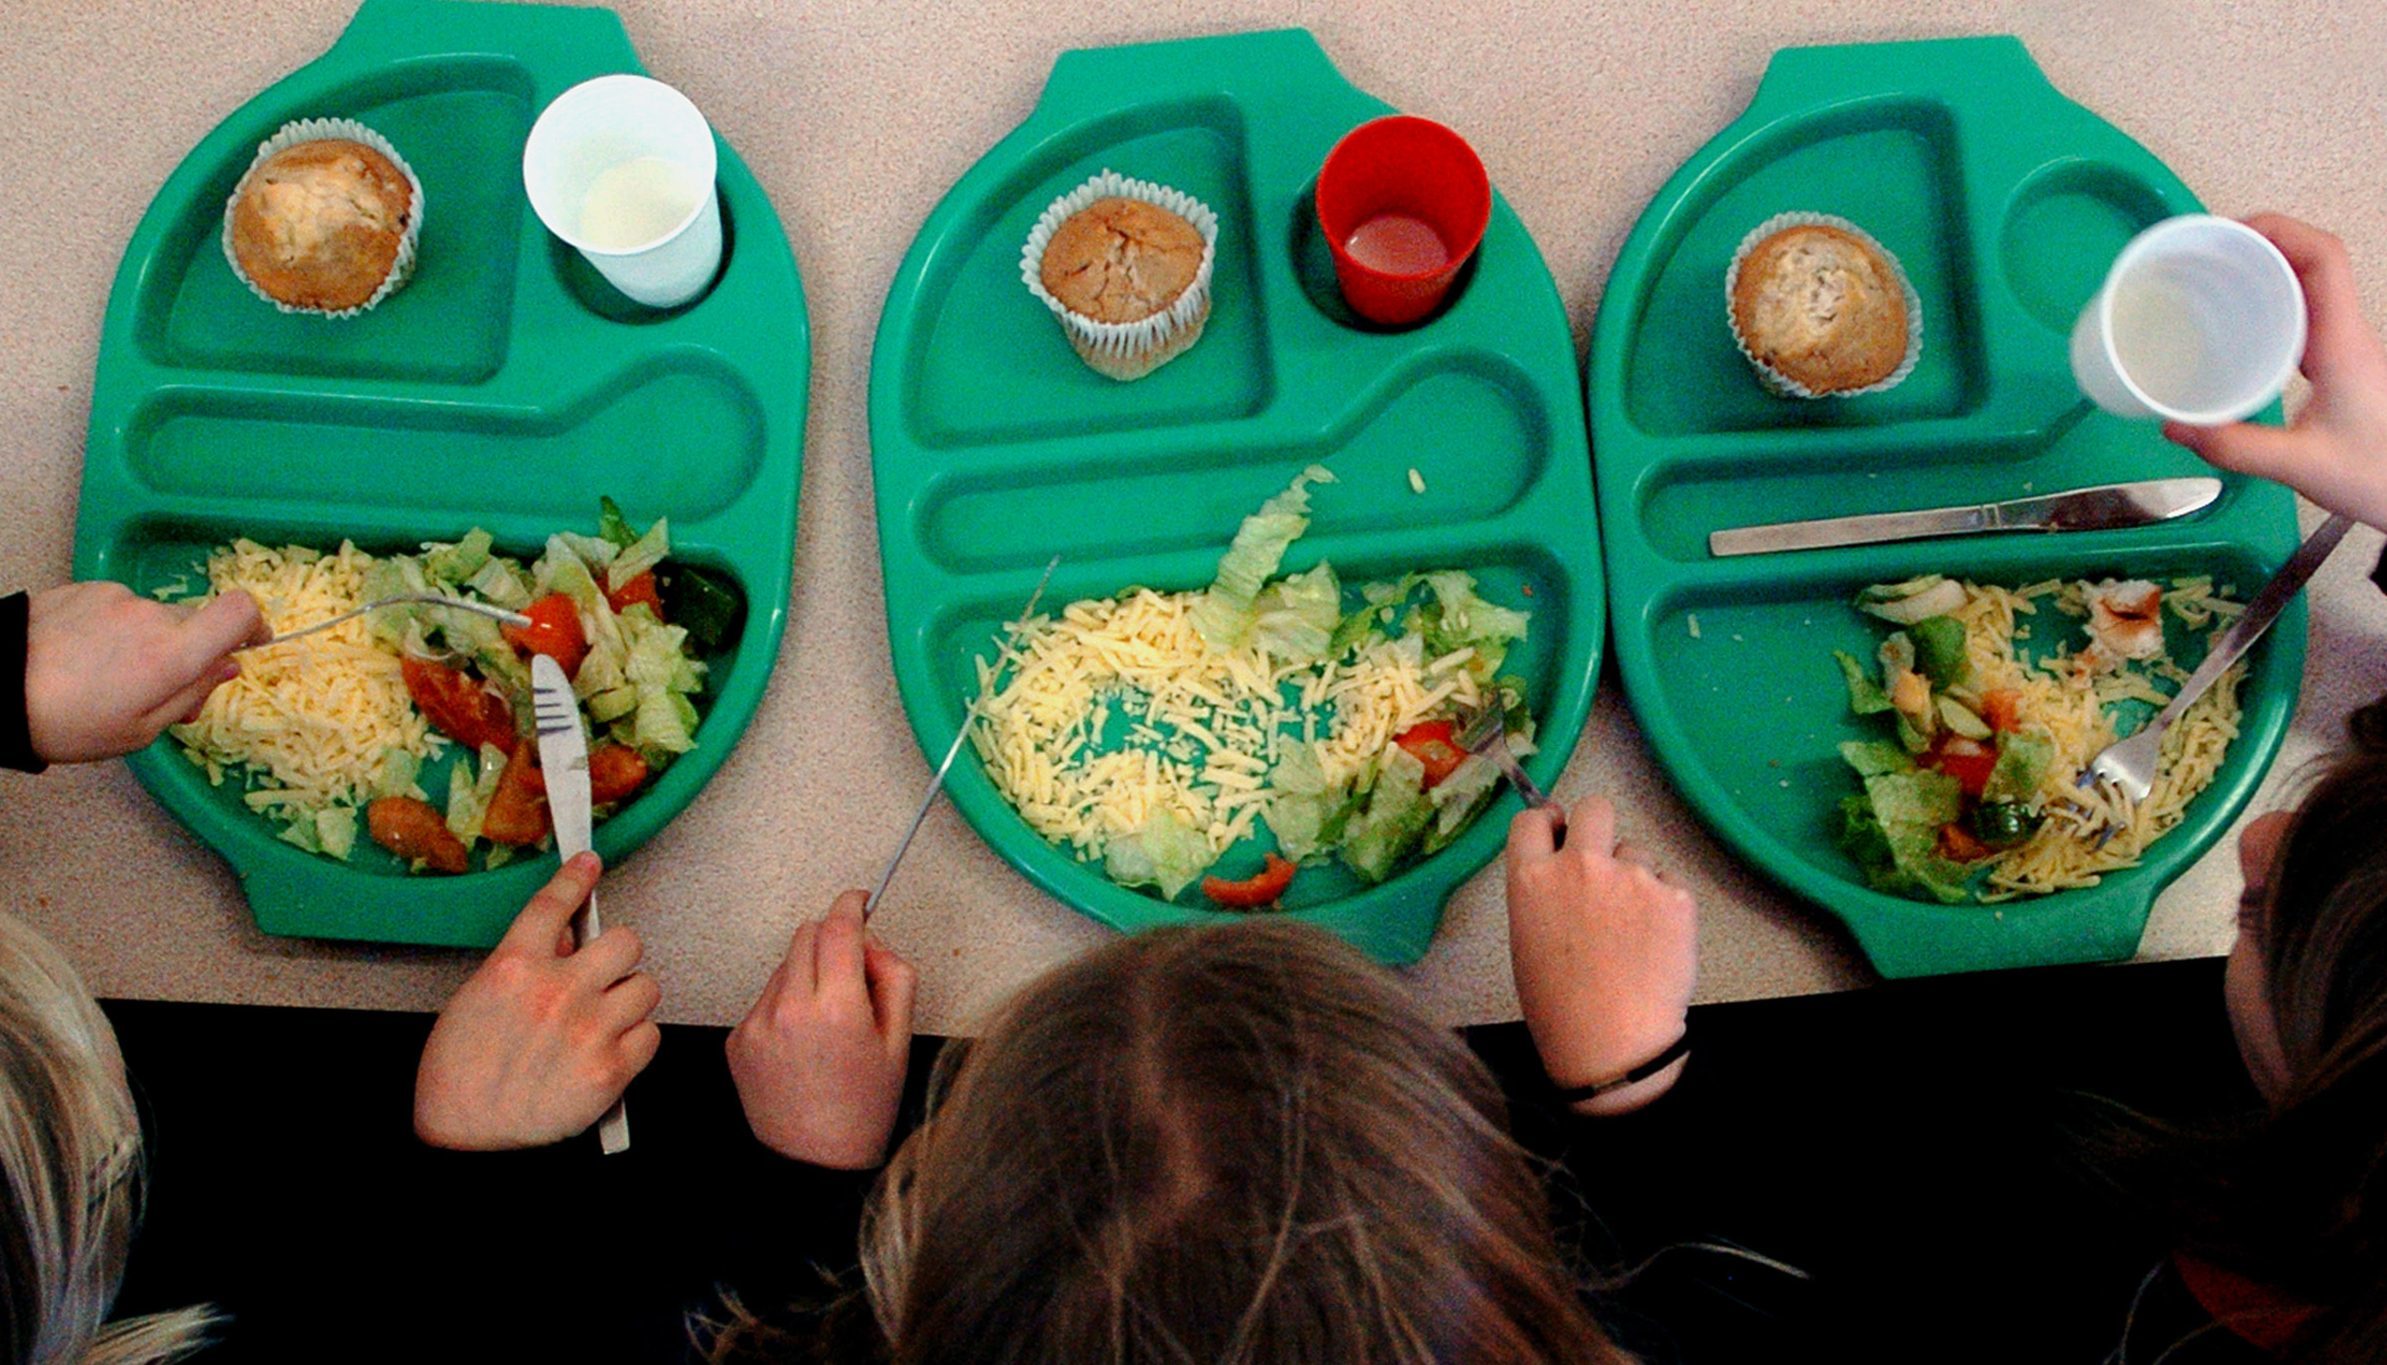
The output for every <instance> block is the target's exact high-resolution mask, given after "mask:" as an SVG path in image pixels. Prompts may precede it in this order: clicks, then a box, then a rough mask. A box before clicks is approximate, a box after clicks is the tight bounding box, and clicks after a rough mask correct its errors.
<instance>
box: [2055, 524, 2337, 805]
mask: <svg viewBox="0 0 2387 1365" xmlns="http://www.w3.org/2000/svg"><path fill="white" fill-rule="evenodd" d="M2353 524H2354V521H2353V518H2351V517H2346V516H2333V517H2331V518H2329V519H2328V520H2327V521H2324V522H2322V523H2321V527H2320V529H2319V530H2317V531H2315V532H2313V533H2312V538H2311V539H2309V540H2307V541H2305V542H2304V544H2303V545H2301V546H2299V547H2298V548H2297V550H2296V553H2295V554H2294V555H2293V556H2291V557H2290V558H2289V559H2288V562H2287V563H2286V564H2285V565H2284V566H2282V567H2281V569H2280V570H2279V572H2278V573H2276V574H2273V575H2272V576H2271V581H2270V582H2268V583H2265V584H2264V585H2263V590H2262V591H2261V592H2258V593H2256V594H2255V595H2254V600H2253V601H2252V602H2249V603H2247V604H2246V611H2245V614H2243V615H2241V616H2240V617H2239V618H2238V619H2237V621H2236V622H2234V623H2233V624H2232V625H2231V626H2230V627H2229V629H2227V630H2225V631H2223V632H2222V633H2221V634H2220V635H2218V636H2215V637H2214V639H2213V643H2212V644H2210V645H2208V646H2207V647H2206V649H2205V661H2204V662H2203V663H2201V664H2198V665H2197V666H2196V671H2195V672H2194V673H2191V674H2189V675H2188V681H2186V682H2184V683H2182V684H2180V690H2179V692H2178V694H2177V695H2175V696H2174V697H2173V698H2172V699H2171V703H2170V704H2169V705H2167V706H2165V707H2164V708H2163V709H2162V710H2161V711H2158V712H2156V713H2155V718H2154V719H2153V720H2150V721H2148V722H2147V723H2146V724H2145V725H2144V726H2142V727H2140V729H2139V731H2138V733H2137V734H2134V735H2132V736H2130V737H2129V738H2128V739H2122V740H2116V741H2114V742H2113V743H2112V744H2108V745H2107V746H2105V748H2104V750H2103V751H2101V752H2100V753H2099V754H2098V755H2097V756H2096V757H2095V758H2092V759H2090V760H2089V766H2088V767H2087V768H2085V769H2083V770H2082V771H2081V774H2080V783H2079V785H2081V786H2083V787H2086V786H2089V785H2091V784H2093V783H2100V782H2102V783H2108V784H2111V785H2112V786H2113V787H2114V788H2116V789H2117V790H2119V791H2120V792H2121V793H2122V794H2123V795H2124V796H2127V797H2129V798H2130V799H2131V800H2132V801H2134V802H2135V801H2144V800H2146V799H2147V793H2149V792H2151V791H2153V790H2154V789H2155V770H2156V768H2157V767H2159V766H2160V765H2161V762H2162V758H2163V735H2164V732H2165V731H2167V730H2169V729H2171V727H2172V722H2173V721H2176V720H2178V719H2179V718H2180V715H2181V713H2182V712H2184V711H2186V710H2187V709H2188V707H2189V704H2190V703H2191V702H2194V701H2195V700H2196V699H2197V698H2198V697H2201V696H2203V695H2204V694H2205V693H2206V691H2207V690H2208V689H2210V688H2211V687H2212V686H2213V681H2214V679H2216V678H2219V677H2220V676H2221V674H2222V671H2223V670H2224V669H2227V668H2228V667H2229V666H2230V665H2231V664H2234V663H2236V662H2237V661H2238V660H2239V659H2240V658H2241V657H2243V656H2244V655H2245V653H2246V651H2247V650H2249V649H2252V648H2253V647H2254V642H2255V641H2257V640H2260V639H2262V638H2263V632H2265V631H2267V630H2269V629H2270V628H2271V622H2272V621H2273V620H2275V619H2277V618H2278V616H2279V613H2280V612H2281V611H2282V610H2283V609H2285V608H2286V606H2287V604H2288V603H2289V602H2291V601H2293V600H2294V599H2295V596H2296V594H2297V592H2299V591H2300V590H2302V588H2303V587H2304V584H2305V581H2306V580H2308V579H2310V578H2311V577H2312V575H2313V570H2315V569H2318V568H2320V567H2321V561H2323V560H2325V559H2327V558H2328V557H2329V552H2330V551H2331V550H2334V549H2336V548H2337V542H2339V541H2341V540H2343V539H2345V536H2346V531H2347V529H2348V528H2350V527H2352V526H2353Z"/></svg>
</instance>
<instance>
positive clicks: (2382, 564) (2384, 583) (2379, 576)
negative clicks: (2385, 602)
mask: <svg viewBox="0 0 2387 1365" xmlns="http://www.w3.org/2000/svg"><path fill="white" fill-rule="evenodd" d="M2370 581H2371V582H2373V583H2376V584H2378V585H2379V591H2381V592H2387V545H2382V546H2380V547H2379V562H2378V564H2377V565H2376V566H2375V567H2373V568H2372V569H2371V571H2370Z"/></svg>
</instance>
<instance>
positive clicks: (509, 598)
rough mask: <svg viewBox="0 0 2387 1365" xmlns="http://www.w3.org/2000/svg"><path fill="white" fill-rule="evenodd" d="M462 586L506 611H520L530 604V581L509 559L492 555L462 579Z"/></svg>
mask: <svg viewBox="0 0 2387 1365" xmlns="http://www.w3.org/2000/svg"><path fill="white" fill-rule="evenodd" d="M464 586H465V587H466V588H468V589H470V590H471V591H473V592H476V593H478V594H480V595H481V596H482V597H483V598H485V599H487V600H488V601H491V602H494V603H496V604H497V605H498V606H501V607H504V608H505V609H506V610H508V611H520V610H522V609H523V608H524V607H527V606H529V605H530V582H529V580H527V579H525V578H524V577H523V576H522V570H521V569H519V568H517V567H515V565H514V562H513V561H512V560H510V559H501V558H498V557H497V556H494V555H492V556H491V557H490V559H489V562H488V563H486V564H483V565H482V566H481V567H480V569H479V570H478V571H476V572H475V573H474V574H473V576H472V577H470V578H468V579H466V580H464Z"/></svg>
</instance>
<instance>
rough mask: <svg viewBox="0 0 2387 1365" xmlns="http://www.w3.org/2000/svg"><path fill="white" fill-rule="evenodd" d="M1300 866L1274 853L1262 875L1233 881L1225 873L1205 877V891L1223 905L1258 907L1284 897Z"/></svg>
mask: <svg viewBox="0 0 2387 1365" xmlns="http://www.w3.org/2000/svg"><path fill="white" fill-rule="evenodd" d="M1298 870H1299V869H1297V868H1295V867H1294V866H1293V864H1291V863H1289V862H1286V861H1285V860H1284V859H1283V858H1280V857H1278V856H1277V855H1276V854H1274V853H1271V854H1269V855H1268V861H1267V862H1266V863H1265V864H1263V865H1262V867H1261V870H1260V872H1259V875H1257V876H1253V877H1246V878H1244V879H1243V880H1242V881H1239V882H1231V881H1228V880H1227V879H1225V878H1224V877H1204V878H1202V894H1203V895H1205V896H1208V897H1209V898H1210V899H1212V900H1214V901H1217V902H1218V903H1219V904H1220V905H1224V906H1227V907H1228V908H1230V909H1235V910H1257V909H1259V908H1260V907H1261V906H1263V905H1274V904H1276V903H1277V902H1278V901H1280V900H1282V899H1284V896H1285V888H1286V887H1288V886H1291V885H1292V884H1293V874H1294V872H1296V871H1298Z"/></svg>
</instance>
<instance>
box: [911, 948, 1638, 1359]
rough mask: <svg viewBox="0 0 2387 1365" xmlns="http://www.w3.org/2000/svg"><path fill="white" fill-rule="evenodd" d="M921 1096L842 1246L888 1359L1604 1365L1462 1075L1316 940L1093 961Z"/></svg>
mask: <svg viewBox="0 0 2387 1365" xmlns="http://www.w3.org/2000/svg"><path fill="white" fill-rule="evenodd" d="M954 1056H955V1053H954V1052H952V1051H949V1052H948V1054H947V1058H948V1059H952V1058H953V1057H954ZM932 1105H933V1106H934V1112H933V1115H932V1117H931V1119H930V1121H929V1122H928V1123H927V1124H926V1125H924V1126H923V1127H922V1128H921V1129H920V1131H919V1132H918V1133H917V1134H915V1135H914V1136H913V1137H912V1139H911V1140H910V1141H909V1142H908V1143H906V1144H905V1146H904V1147H903V1149H902V1151H901V1152H899V1153H898V1154H897V1156H896V1158H895V1161H894V1164H893V1165H892V1166H891V1167H890V1169H889V1171H888V1173H887V1177H886V1178H885V1179H884V1180H883V1181H882V1182H881V1184H880V1186H879V1195H878V1202H877V1204H876V1206H875V1207H874V1209H873V1211H872V1216H871V1218H870V1220H869V1223H868V1225H867V1226H866V1229H865V1233H864V1268H865V1270H866V1271H867V1273H868V1276H869V1282H870V1289H871V1296H872V1300H873V1304H874V1306H875V1308H876V1310H877V1313H878V1316H879V1319H880V1321H881V1323H882V1324H883V1325H884V1327H885V1328H886V1329H887V1333H888V1336H889V1339H890V1340H891V1341H892V1343H893V1345H894V1358H895V1359H896V1360H899V1361H906V1362H926V1361H938V1360H957V1361H958V1360H969V1361H977V1362H999V1361H1006V1360H1014V1361H1027V1360H1067V1361H1073V1362H1074V1361H1090V1362H1100V1361H1128V1360H1138V1361H1140V1360H1154V1361H1161V1360H1167V1361H1176V1360H1202V1361H1221V1362H1232V1361H1245V1360H1251V1361H1260V1360H1288V1359H1303V1360H1369V1361H1457V1360H1466V1361H1523V1360H1534V1361H1584V1362H1607V1361H1621V1360H1623V1359H1624V1357H1623V1356H1622V1354H1621V1353H1620V1352H1618V1351H1616V1350H1615V1348H1613V1347H1612V1346H1610V1345H1609V1344H1608V1342H1607V1340H1606V1338H1605V1337H1604V1336H1603V1335H1602V1334H1601V1332H1600V1330H1599V1328H1598V1327H1597V1326H1596V1325H1595V1324H1594V1322H1593V1320H1592V1318H1591V1317H1590V1315H1589V1313H1588V1312H1587V1311H1586V1310H1585V1308H1584V1307H1583V1305H1582V1303H1581V1301H1580V1299H1579V1298H1578V1297H1577V1294H1576V1288H1575V1285H1574V1283H1573V1282H1572V1281H1571V1279H1570V1278H1569V1276H1568V1275H1567V1274H1566V1272H1565V1269H1564V1267H1563V1266H1562V1264H1561V1261H1560V1258H1559V1255H1558V1252H1557V1249H1556V1243H1555V1240H1554V1238H1553V1235H1552V1232H1551V1225H1550V1218H1549V1212H1548V1205H1547V1202H1546V1197H1545V1195H1544V1193H1543V1190H1542V1186H1541V1184H1540V1181H1539V1180H1538V1178H1537V1177H1536V1175H1535V1172H1534V1171H1533V1169H1532V1168H1531V1167H1530V1166H1529V1165H1528V1163H1527V1161H1526V1159H1525V1156H1524V1154H1523V1153H1522V1151H1521V1150H1520V1149H1518V1148H1517V1147H1516V1146H1515V1145H1514V1144H1513V1143H1512V1142H1511V1141H1510V1140H1509V1137H1508V1134H1507V1130H1506V1119H1505V1109H1504V1106H1503V1103H1502V1099H1501V1095H1500V1091H1499V1088H1498V1086H1497V1085H1496V1084H1495V1083H1494V1081H1493V1079H1492V1077H1491V1075H1490V1073H1489V1072H1487V1071H1486V1070H1485V1069H1484V1067H1483V1066H1482V1065H1481V1064H1480V1063H1479V1062H1478V1061H1477V1060H1476V1059H1475V1057H1474V1055H1473V1054H1472V1053H1470V1052H1469V1051H1468V1050H1467V1049H1466V1047H1465V1046H1464V1045H1463V1044H1462V1043H1461V1042H1460V1041H1459V1039H1458V1038H1457V1037H1456V1036H1455V1035H1453V1034H1452V1033H1450V1032H1449V1031H1447V1030H1445V1029H1442V1028H1440V1027H1437V1026H1436V1025H1435V1024H1434V1023H1433V1022H1432V1021H1430V1020H1428V1019H1427V1018H1426V1017H1425V1016H1424V1015H1423V1014H1421V1013H1420V1012H1419V1010H1418V1009H1417V1007H1416V1005H1415V1004H1414V1003H1412V1001H1411V1000H1410V998H1409V997H1408V995H1407V994H1406V993H1405V991H1404V990H1403V988H1402V987H1401V986H1400V984H1399V983H1398V982H1397V981H1395V980H1394V979H1393V978H1392V977H1391V975H1390V974H1388V973H1386V972H1384V971H1383V970H1381V969H1379V968H1377V967H1376V966H1375V965H1373V964H1372V963H1370V962H1369V961H1367V959H1365V958H1364V957H1362V956H1361V955H1360V954H1359V953H1357V952H1355V951H1353V950H1352V949H1351V948H1349V947H1347V946H1345V945H1344V944H1342V943H1341V942H1340V941H1339V940H1336V939H1334V938H1333V937H1331V936H1330V935H1327V934H1325V933H1322V932H1320V931H1318V930H1315V929H1310V928H1306V927H1304V926H1301V925H1297V924H1292V923H1287V922H1284V921H1277V920H1256V921H1252V922H1249V923H1245V924H1238V925H1234V926H1230V927H1226V928H1210V929H1167V930H1160V931H1157V932H1153V933H1148V934H1144V935H1140V936H1137V937H1132V938H1122V939H1119V940H1117V941H1114V942H1112V943H1109V944H1107V945H1105V946H1104V947H1102V948H1101V949H1099V950H1097V951H1095V952H1093V953H1090V954H1088V955H1087V956H1085V957H1084V958H1081V959H1079V960H1077V961H1075V962H1073V963H1070V964H1068V965H1067V966H1064V967H1062V968H1060V969H1058V970H1056V971H1054V972H1052V973H1050V974H1049V975H1047V976H1045V977H1044V978H1043V979H1042V980H1040V981H1038V982H1036V983H1034V984H1032V985H1030V986H1029V987H1028V988H1027V989H1025V990H1024V991H1022V992H1021V993H1020V994H1019V996H1017V997H1016V998H1015V999H1013V1000H1012V1001H1011V1002H1010V1004H1009V1005H1008V1006H1007V1007H1005V1008H1004V1010H1003V1011H1002V1012H1001V1014H1000V1015H999V1016H998V1017H997V1018H996V1019H995V1020H994V1021H993V1023H992V1025H991V1026H990V1027H989V1029H988V1030H987V1032H986V1034H985V1036H984V1037H983V1038H982V1039H981V1040H980V1041H978V1042H977V1043H976V1044H975V1045H974V1046H972V1047H971V1048H970V1049H969V1050H968V1052H967V1054H966V1056H964V1057H962V1059H961V1060H960V1061H959V1063H958V1065H950V1066H949V1065H946V1064H945V1063H943V1062H940V1066H939V1071H938V1075H937V1077H936V1079H935V1081H934V1084H933V1090H932Z"/></svg>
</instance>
